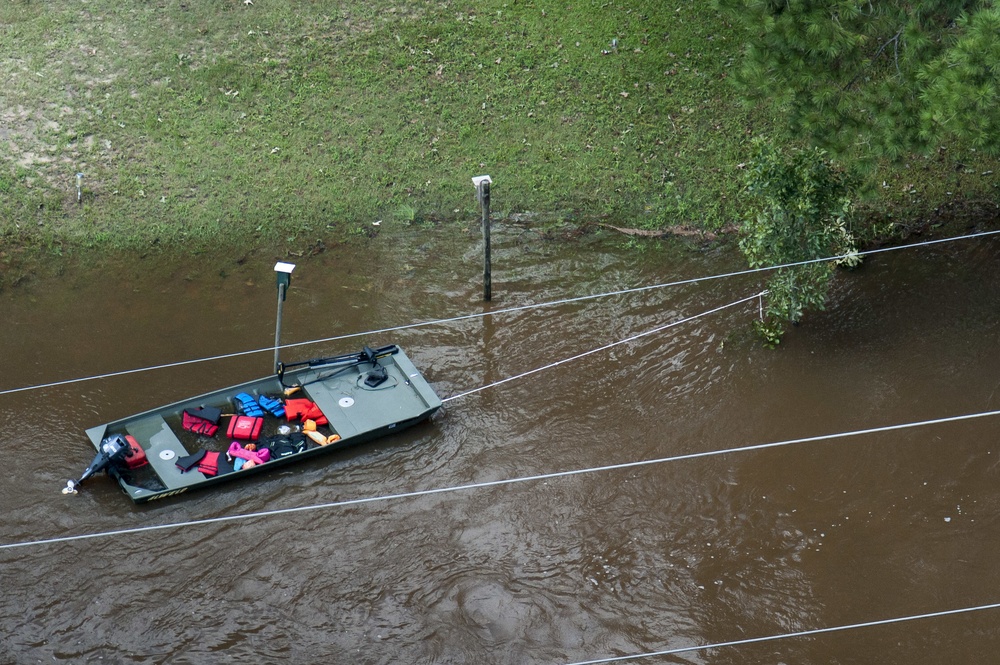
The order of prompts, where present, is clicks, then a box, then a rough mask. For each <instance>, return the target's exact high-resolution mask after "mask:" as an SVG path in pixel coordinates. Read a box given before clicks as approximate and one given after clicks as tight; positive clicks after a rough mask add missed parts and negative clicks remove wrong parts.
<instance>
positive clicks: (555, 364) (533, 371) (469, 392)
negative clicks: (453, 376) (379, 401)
mask: <svg viewBox="0 0 1000 665" xmlns="http://www.w3.org/2000/svg"><path fill="white" fill-rule="evenodd" d="M766 294H767V291H761V292H760V293H755V294H754V295H752V296H747V297H746V298H741V299H740V300H737V301H735V302H731V303H729V304H728V305H721V306H719V307H716V308H715V309H710V310H708V311H706V312H702V313H701V314H695V315H694V316H689V317H687V318H684V319H679V320H677V321H673V322H671V323H668V324H666V325H663V326H660V327H658V328H653V329H652V330H647V331H646V332H641V333H639V334H638V335H632V336H631V337H626V338H625V339H621V340H618V341H617V342H611V343H610V344H605V345H604V346H600V347H598V348H596V349H591V350H589V351H584V352H583V353H578V354H577V355H575V356H570V357H569V358H563V359H562V360H557V361H555V362H553V363H549V364H548V365H543V366H542V367H536V368H535V369H531V370H528V371H527V372H522V373H521V374H518V375H516V376H508V377H507V378H505V379H500V380H499V381H494V382H493V383H490V384H488V385H485V386H480V387H479V388H473V389H472V390H467V391H466V392H464V393H459V394H457V395H452V396H451V397H445V398H444V399H442V400H441V401H442V402H450V401H451V400H453V399H459V398H460V397H466V396H468V395H472V394H474V393H478V392H480V391H483V390H486V389H487V388H493V387H495V386H499V385H501V384H504V383H507V382H508V381H514V380H516V379H522V378H524V377H526V376H530V375H532V374H536V373H538V372H541V371H542V370H545V369H551V368H553V367H558V366H559V365H562V364H565V363H568V362H570V361H571V360H578V359H580V358H583V357H586V356H589V355H591V354H593V353H597V352H599V351H606V350H608V349H610V348H613V347H616V346H619V345H621V344H627V343H628V342H634V341H635V340H637V339H640V338H642V337H646V336H648V335H653V334H656V333H658V332H662V331H664V330H666V329H667V328H673V327H674V326H679V325H680V324H682V323H687V322H688V321H694V320H695V319H698V318H701V317H703V316H707V315H709V314H715V313H716V312H721V311H722V310H724V309H727V308H729V307H733V306H734V305H739V304H741V303H745V302H747V301H749V300H755V299H756V298H763V297H764V296H765V295H766Z"/></svg>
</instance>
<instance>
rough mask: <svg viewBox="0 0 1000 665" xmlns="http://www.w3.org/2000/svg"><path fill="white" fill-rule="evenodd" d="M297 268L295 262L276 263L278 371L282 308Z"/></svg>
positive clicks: (276, 358) (275, 343)
mask: <svg viewBox="0 0 1000 665" xmlns="http://www.w3.org/2000/svg"><path fill="white" fill-rule="evenodd" d="M293 270H295V264H294V263H283V262H281V261H278V262H277V263H276V264H274V272H275V274H276V275H277V277H278V318H277V320H276V321H275V326H274V371H275V372H277V371H278V367H279V360H278V350H279V348H280V346H281V310H282V306H283V305H284V302H285V296H286V295H287V294H288V287H289V286H291V284H292V271H293Z"/></svg>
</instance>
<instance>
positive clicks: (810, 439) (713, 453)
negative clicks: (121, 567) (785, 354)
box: [0, 411, 1000, 550]
mask: <svg viewBox="0 0 1000 665" xmlns="http://www.w3.org/2000/svg"><path fill="white" fill-rule="evenodd" d="M993 416H1000V411H981V412H979V413H968V414H963V415H959V416H946V417H943V418H934V419H932V420H918V421H914V422H909V423H902V424H899V425H883V426H880V427H870V428H867V429H859V430H852V431H848V432H838V433H835V434H819V435H816V436H807V437H801V438H797V439H785V440H784V441H773V442H770V443H756V444H751V445H747V446H739V447H736V448H722V449H719V450H707V451H702V452H697V453H684V454H680V455H671V456H669V457H658V458H656V459H649V460H639V461H635V462H621V463H618V464H607V465H604V466H595V467H589V468H585V469H573V470H570V471H555V472H552V473H542V474H537V475H532V476H521V477H518V478H506V479H501V480H486V481H482V482H477V483H468V484H466V485H455V486H452V487H438V488H433V489H426V490H414V491H412V492H401V493H399V494H387V495H384V496H370V497H362V498H360V499H344V500H342V501H331V502H329V503H320V504H314V505H309V506H295V507H292V508H277V509H275V510H264V511H260V512H256V513H243V514H239V515H224V516H222V517H209V518H205V519H200V520H190V521H187V522H172V523H167V524H154V525H150V526H140V527H133V528H128V529H116V530H114V531H102V532H97V533H85V534H80V535H76V536H59V537H56V538H46V539H42V540H28V541H22V542H16V543H5V544H0V550H10V549H15V548H19V547H31V546H37V545H53V544H57V543H68V542H71V541H74V540H92V539H96V538H108V537H111V536H123V535H128V534H137V533H145V532H148V531H160V530H163V529H178V528H181V527H186V526H198V525H206V524H220V523H223V522H234V521H238V520H247V519H257V518H261V517H275V516H278V515H289V514H292V513H303V512H310V511H315V510H328V509H331V508H343V507H345V506H357V505H361V504H365V503H375V502H380V501H396V500H399V499H413V498H417V497H424V496H431V495H435V494H448V493H453V492H464V491H468V490H476V489H484V488H487V487H502V486H507V485H515V484H518V483H527V482H537V481H540V480H553V479H555V478H568V477H570V476H581V475H584V474H590V473H601V472H605V471H621V470H623V469H634V468H638V467H646V466H654V465H658V464H667V463H670V462H681V461H686V460H693V459H702V458H706V457H718V456H721V455H729V454H732V453H748V452H755V451H758V450H767V449H770V448H780V447H783V446H791V445H795V444H800V443H817V442H820V441H830V440H833V439H846V438H851V437H857V436H865V435H868V434H880V433H884V432H895V431H899V430H904V429H912V428H917V427H927V426H930V425H942V424H946V423H956V422H961V421H965V420H973V419H976V418H989V417H993Z"/></svg>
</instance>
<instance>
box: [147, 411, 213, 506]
mask: <svg viewBox="0 0 1000 665" xmlns="http://www.w3.org/2000/svg"><path fill="white" fill-rule="evenodd" d="M128 431H129V434H131V435H132V436H134V437H135V438H136V439H138V440H139V441H141V442H143V443H144V444H145V445H144V447H145V449H146V459H147V460H149V463H150V465H151V466H152V467H153V470H154V471H155V472H156V475H158V476H159V477H160V480H162V481H163V484H164V485H166V486H167V488H168V489H170V488H174V487H184V486H187V485H193V484H195V483H200V482H201V481H203V480H205V478H206V476H205V475H204V474H203V473H202V472H201V471H198V470H197V469H191V470H190V471H187V472H183V473H182V472H181V470H180V469H179V468H177V460H178V458H181V457H185V456H186V455H188V451H187V449H186V448H185V447H184V444H183V443H181V440H180V439H178V438H177V435H176V434H174V432H173V430H172V429H170V426H169V425H167V421H166V420H164V419H163V417H162V416H153V417H151V418H146V419H143V420H140V421H137V422H134V423H132V424H130V425H129V426H128Z"/></svg>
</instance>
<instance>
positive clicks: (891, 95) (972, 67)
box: [715, 0, 1000, 157]
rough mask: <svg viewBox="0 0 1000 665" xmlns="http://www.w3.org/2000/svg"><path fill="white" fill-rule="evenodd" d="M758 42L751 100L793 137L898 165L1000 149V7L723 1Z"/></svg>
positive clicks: (898, 0) (943, 0)
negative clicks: (912, 157) (915, 153)
mask: <svg viewBox="0 0 1000 665" xmlns="http://www.w3.org/2000/svg"><path fill="white" fill-rule="evenodd" d="M715 1H716V4H717V5H718V6H719V7H720V8H722V9H723V10H726V11H728V13H729V14H730V15H731V16H732V17H733V18H734V19H735V20H737V21H738V22H741V23H742V24H743V25H744V27H745V28H746V30H747V34H749V35H750V36H751V38H750V42H749V44H747V48H746V53H745V60H744V65H743V67H742V69H741V72H740V73H739V75H738V76H737V77H736V78H737V81H738V84H739V85H741V87H742V89H743V91H744V93H745V94H746V95H748V96H750V97H753V96H755V95H761V96H766V97H774V98H778V99H779V100H781V101H783V102H785V104H784V106H783V108H785V109H787V114H788V117H787V123H786V127H787V130H788V131H789V133H790V135H792V136H795V137H797V138H805V139H807V140H808V141H809V142H810V143H812V144H813V145H819V146H820V147H823V148H826V149H828V150H830V151H831V152H833V153H835V154H842V153H846V152H848V151H851V150H855V149H857V152H858V154H861V155H865V156H889V157H897V156H900V155H902V154H904V153H906V152H909V151H912V150H914V149H922V148H926V147H928V146H931V145H934V144H936V143H939V142H941V141H943V140H946V139H947V138H948V137H950V136H960V137H965V138H969V139H971V140H973V141H975V142H976V143H977V144H978V145H980V146H982V147H984V148H989V149H991V150H993V151H996V150H998V148H1000V144H998V142H997V141H995V140H990V137H993V136H996V134H995V130H996V128H997V127H1000V104H998V103H997V102H998V99H997V95H998V91H997V85H996V77H997V70H998V68H1000V30H998V27H1000V9H994V8H993V7H992V6H991V5H990V4H989V3H984V2H982V0H905V1H904V0H877V1H876V0H715Z"/></svg>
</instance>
